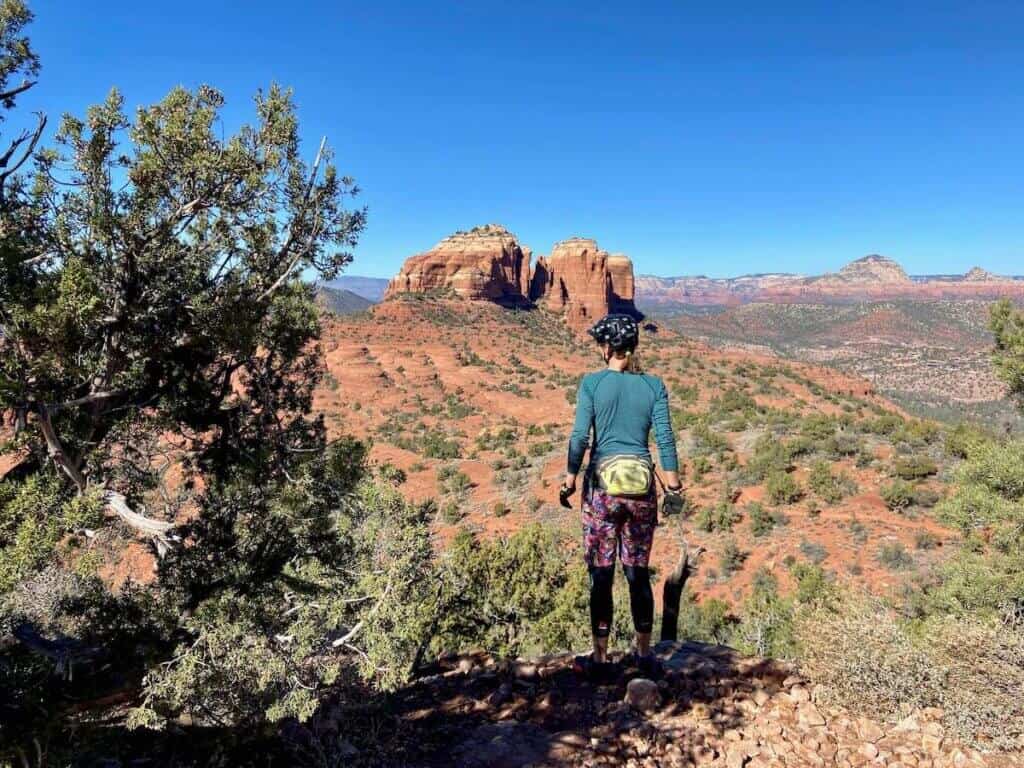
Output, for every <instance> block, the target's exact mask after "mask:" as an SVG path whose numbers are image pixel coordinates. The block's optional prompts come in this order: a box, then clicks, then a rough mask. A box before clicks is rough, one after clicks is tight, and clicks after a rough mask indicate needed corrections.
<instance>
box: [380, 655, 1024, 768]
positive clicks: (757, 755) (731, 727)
mask: <svg viewBox="0 0 1024 768" xmlns="http://www.w3.org/2000/svg"><path fill="white" fill-rule="evenodd" d="M656 650H657V653H658V655H659V657H660V658H661V659H662V661H663V663H664V667H665V674H664V677H663V679H661V680H660V681H658V682H653V681H651V680H647V679H644V678H641V677H638V676H637V675H638V673H637V671H636V670H635V669H628V668H623V669H622V674H621V675H620V677H619V679H618V680H616V681H615V682H614V683H611V684H608V685H595V684H591V683H590V682H587V681H585V680H583V679H581V678H580V677H578V676H577V675H576V674H575V673H574V672H573V670H572V656H571V655H570V654H556V655H549V656H545V657H542V658H540V659H537V660H533V661H501V660H497V659H494V658H492V657H491V656H489V655H486V654H482V653H479V654H474V655H469V656H460V657H450V658H447V659H445V660H444V661H443V662H442V663H441V664H440V665H439V669H438V671H437V673H436V674H434V675H432V676H430V677H427V678H424V679H421V680H420V681H419V682H417V683H416V684H415V685H413V686H411V687H410V688H407V689H405V690H404V691H402V692H400V693H399V694H396V697H395V699H394V700H393V702H392V704H391V706H392V714H393V715H394V717H395V718H396V720H397V722H398V724H399V725H398V728H397V731H396V733H395V734H394V735H395V736H396V737H397V738H396V739H395V740H394V742H393V743H401V744H404V745H406V746H404V747H402V748H401V749H399V750H392V751H390V752H389V753H388V754H386V755H383V754H382V755H377V756H370V755H362V756H361V757H362V758H363V759H364V760H365V761H366V764H374V765H395V766H397V765H403V766H417V767H422V768H433V767H434V766H437V767H440V766H452V765H454V766H461V767H463V768H485V766H486V767H487V768H525V767H526V766H533V767H534V768H543V767H550V768H554V767H555V766H579V767H581V768H583V767H585V766H603V765H607V766H626V767H627V768H641V767H642V768H655V767H660V766H673V767H675V766H723V768H742V767H743V766H747V767H748V768H768V767H769V766H858V767H859V766H869V765H872V766H890V768H893V767H896V766H908V767H909V766H916V767H918V768H929V767H933V768H945V766H955V767H956V768H960V767H961V766H996V767H997V768H1002V767H1003V766H1018V765H1024V758H1021V757H1020V756H1015V755H1006V754H1001V755H983V754H981V753H979V752H977V751H975V750H972V749H969V748H967V747H965V746H963V745H960V744H958V743H956V742H955V741H953V740H951V739H949V738H946V736H945V732H944V729H943V726H942V724H941V719H942V716H943V713H942V711H941V710H938V709H927V710H924V711H920V712H913V713H909V714H908V716H907V717H906V718H905V719H903V720H902V721H901V722H899V723H897V724H887V723H881V722H877V721H874V720H871V719H867V718H863V717H856V716H854V715H852V714H851V713H849V712H846V711H844V710H842V709H837V708H833V707H830V706H827V705H826V704H825V703H823V702H822V701H821V698H822V696H821V693H822V692H821V690H820V689H819V688H817V687H814V686H811V685H810V684H809V683H808V682H807V681H806V680H804V679H803V678H801V677H800V676H799V674H797V673H796V672H795V671H794V669H793V668H792V667H791V666H789V665H788V664H786V663H783V662H778V661H772V660H765V659H757V658H745V657H742V656H741V655H739V654H738V653H737V652H735V651H733V650H732V649H730V648H726V647H722V646H713V645H704V644H700V643H690V642H685V643H671V642H663V643H660V644H659V645H658V646H657V648H656Z"/></svg>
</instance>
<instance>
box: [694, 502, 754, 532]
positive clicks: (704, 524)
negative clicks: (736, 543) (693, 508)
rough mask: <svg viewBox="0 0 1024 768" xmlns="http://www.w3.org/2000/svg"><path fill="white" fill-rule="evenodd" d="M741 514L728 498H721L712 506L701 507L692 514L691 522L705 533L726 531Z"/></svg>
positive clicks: (736, 521) (730, 528) (738, 519)
mask: <svg viewBox="0 0 1024 768" xmlns="http://www.w3.org/2000/svg"><path fill="white" fill-rule="evenodd" d="M742 517H743V515H742V514H741V513H740V511H739V510H738V509H736V506H735V505H734V504H733V503H732V502H731V501H729V500H728V499H722V500H721V501H719V502H718V503H717V504H715V505H714V506H713V507H702V508H701V509H700V511H699V512H697V514H696V515H695V516H694V518H693V523H694V525H695V526H696V527H697V529H698V530H701V531H705V532H707V533H713V532H728V531H731V530H732V527H733V525H735V524H736V523H738V522H739V521H740V519H741V518H742Z"/></svg>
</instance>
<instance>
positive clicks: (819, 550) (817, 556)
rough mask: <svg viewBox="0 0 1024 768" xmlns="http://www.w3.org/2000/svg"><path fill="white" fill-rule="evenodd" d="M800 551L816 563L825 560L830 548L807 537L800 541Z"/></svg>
mask: <svg viewBox="0 0 1024 768" xmlns="http://www.w3.org/2000/svg"><path fill="white" fill-rule="evenodd" d="M800 553H801V554H802V555H803V556H804V557H806V558H807V559H808V560H810V561H811V562H812V563H814V564H815V565H817V564H819V563H822V562H824V561H825V558H827V557H828V550H827V549H826V548H825V545H824V544H819V543H818V542H816V541H807V540H806V539H804V540H803V541H801V542H800ZM794 565H795V563H794Z"/></svg>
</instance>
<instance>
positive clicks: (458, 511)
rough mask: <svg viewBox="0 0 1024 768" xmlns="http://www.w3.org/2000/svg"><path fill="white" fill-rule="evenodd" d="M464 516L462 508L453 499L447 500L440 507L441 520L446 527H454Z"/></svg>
mask: <svg viewBox="0 0 1024 768" xmlns="http://www.w3.org/2000/svg"><path fill="white" fill-rule="evenodd" d="M465 516H466V514H465V512H463V511H462V506H461V505H460V504H459V502H458V501H456V500H455V499H449V500H448V501H446V502H445V503H444V506H443V507H441V519H442V520H444V522H446V523H448V525H455V524H456V523H458V522H460V521H461V520H462V518H464V517H465Z"/></svg>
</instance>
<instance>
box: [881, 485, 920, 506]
mask: <svg viewBox="0 0 1024 768" xmlns="http://www.w3.org/2000/svg"><path fill="white" fill-rule="evenodd" d="M880 493H881V495H882V501H884V502H885V506H887V507H888V508H889V509H891V510H892V511H894V512H903V511H905V510H907V509H909V508H910V505H911V504H913V503H914V486H912V485H911V484H910V483H908V482H907V481H906V480H900V479H896V480H893V481H892V482H891V483H889V484H888V485H884V486H882V489H881V491H880Z"/></svg>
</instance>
